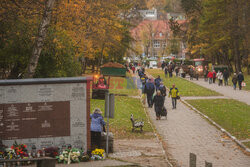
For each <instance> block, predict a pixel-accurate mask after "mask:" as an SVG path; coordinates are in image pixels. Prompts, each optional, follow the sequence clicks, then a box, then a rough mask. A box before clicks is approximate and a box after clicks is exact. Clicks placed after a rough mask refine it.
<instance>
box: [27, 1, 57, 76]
mask: <svg viewBox="0 0 250 167" xmlns="http://www.w3.org/2000/svg"><path fill="white" fill-rule="evenodd" d="M54 2H55V0H47V1H46V3H45V10H44V14H43V19H42V21H41V24H40V26H39V31H38V36H37V38H36V42H35V44H34V48H33V50H32V55H31V57H30V61H29V64H28V69H27V72H26V73H25V74H24V77H25V78H32V77H33V75H34V73H35V70H36V67H37V64H38V60H39V56H40V54H41V51H42V48H43V44H44V40H45V38H46V35H47V29H48V25H49V23H50V20H51V15H52V9H53V6H54Z"/></svg>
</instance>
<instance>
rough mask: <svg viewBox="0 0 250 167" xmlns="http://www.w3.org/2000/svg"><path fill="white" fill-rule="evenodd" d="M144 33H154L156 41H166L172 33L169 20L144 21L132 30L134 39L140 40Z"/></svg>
mask: <svg viewBox="0 0 250 167" xmlns="http://www.w3.org/2000/svg"><path fill="white" fill-rule="evenodd" d="M143 31H146V32H152V33H154V39H166V37H167V35H168V34H169V33H170V27H169V24H168V20H143V21H142V22H141V23H140V24H139V25H138V26H137V27H135V28H134V29H132V30H131V35H132V37H133V38H134V39H140V38H141V33H142V32H143Z"/></svg>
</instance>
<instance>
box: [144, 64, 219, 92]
mask: <svg viewBox="0 0 250 167" xmlns="http://www.w3.org/2000/svg"><path fill="white" fill-rule="evenodd" d="M147 72H148V73H149V74H151V75H152V76H153V77H157V76H158V75H160V76H161V78H162V79H163V82H164V85H165V86H167V87H168V88H171V87H172V85H173V84H175V85H176V87H177V88H178V89H179V91H180V94H181V96H220V95H221V94H219V93H217V92H215V91H212V90H210V89H207V88H204V87H202V86H200V85H197V84H195V83H192V82H190V81H187V80H185V79H182V78H180V77H175V76H174V77H172V78H169V77H168V78H165V75H164V72H163V71H162V70H160V69H147Z"/></svg>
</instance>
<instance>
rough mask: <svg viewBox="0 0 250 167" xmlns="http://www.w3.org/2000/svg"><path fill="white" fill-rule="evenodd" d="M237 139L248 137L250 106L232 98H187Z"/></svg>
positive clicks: (249, 136)
mask: <svg viewBox="0 0 250 167" xmlns="http://www.w3.org/2000/svg"><path fill="white" fill-rule="evenodd" d="M187 102H188V103H190V104H191V105H192V106H194V107H195V108H197V109H198V110H199V111H201V112H202V113H204V114H205V115H207V116H208V117H209V118H211V119H212V120H214V121H215V122H216V123H218V124H219V125H220V126H222V127H223V128H224V129H226V130H227V131H228V132H230V133H231V134H232V135H234V136H235V137H237V138H238V139H240V140H241V139H249V138H250V106H249V105H247V104H245V103H241V102H239V101H236V100H232V99H206V100H187Z"/></svg>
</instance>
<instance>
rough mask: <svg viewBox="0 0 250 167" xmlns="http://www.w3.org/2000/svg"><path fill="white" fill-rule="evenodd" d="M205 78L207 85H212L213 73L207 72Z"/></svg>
mask: <svg viewBox="0 0 250 167" xmlns="http://www.w3.org/2000/svg"><path fill="white" fill-rule="evenodd" d="M207 77H208V79H209V80H208V83H209V84H212V82H213V72H212V71H209V73H208V74H207Z"/></svg>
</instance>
